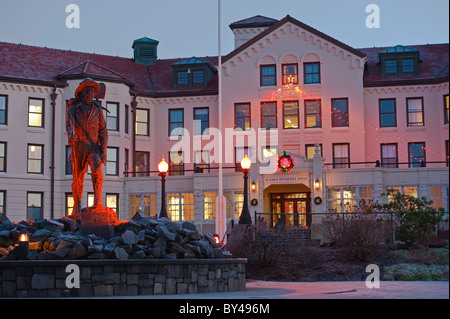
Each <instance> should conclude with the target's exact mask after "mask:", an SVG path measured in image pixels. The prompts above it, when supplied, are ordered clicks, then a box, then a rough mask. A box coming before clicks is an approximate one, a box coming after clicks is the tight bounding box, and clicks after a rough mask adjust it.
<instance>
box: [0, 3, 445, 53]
mask: <svg viewBox="0 0 450 319" xmlns="http://www.w3.org/2000/svg"><path fill="white" fill-rule="evenodd" d="M217 3H218V0H127V1H117V0H114V1H107V0H95V1H93V0H39V1H37V0H0V41H3V42H12V43H23V44H28V45H36V46H46V47H51V48H57V49H67V50H73V51H82V52H89V53H93V52H95V53H99V54H107V55H114V56H116V55H118V56H122V57H132V55H133V52H132V49H131V45H132V43H133V40H135V39H138V38H141V37H144V36H147V37H149V38H152V39H155V40H158V41H159V42H160V43H159V46H158V57H159V58H162V59H164V58H177V57H191V56H198V57H201V56H215V55H217V52H218V49H217V46H218V45H217V43H218V40H217V38H218V31H217V30H218V20H217V16H218V15H217ZM69 4H76V5H77V6H78V7H79V9H80V28H78V29H77V28H72V29H69V28H67V27H66V18H67V17H68V16H69V15H70V13H66V7H67V5H69ZM369 4H376V5H377V6H378V7H379V9H380V28H370V29H369V28H367V26H366V18H367V17H368V16H369V14H370V13H367V12H366V7H367V6H368V5H369ZM448 11H449V1H448V0H427V1H424V0H411V1H405V0H368V1H364V0H340V1H334V0H316V1H303V0H291V1H273V0H222V14H221V16H222V23H221V25H222V54H223V55H225V54H227V53H229V52H231V51H232V50H233V49H234V36H233V33H232V32H231V30H230V28H229V25H230V24H231V23H233V22H235V21H238V20H242V19H245V18H249V17H252V16H255V15H262V16H266V17H270V18H274V19H282V18H284V17H285V16H286V15H288V14H289V15H291V16H292V17H293V18H295V19H297V20H300V21H301V22H303V23H306V24H308V25H310V26H311V27H313V28H315V29H317V30H319V31H321V32H323V33H325V34H327V35H329V36H331V37H334V38H336V39H337V40H339V41H341V42H344V43H345V44H348V45H350V46H352V47H354V48H364V47H374V46H380V47H381V46H393V45H397V44H402V45H413V44H426V43H447V42H448V41H449V31H448V30H449V29H448V28H449V13H448Z"/></svg>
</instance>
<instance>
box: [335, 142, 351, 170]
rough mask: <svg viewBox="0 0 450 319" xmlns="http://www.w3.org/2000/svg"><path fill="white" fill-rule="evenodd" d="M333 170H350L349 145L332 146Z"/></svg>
mask: <svg viewBox="0 0 450 319" xmlns="http://www.w3.org/2000/svg"><path fill="white" fill-rule="evenodd" d="M333 168H350V144H348V143H343V144H333Z"/></svg>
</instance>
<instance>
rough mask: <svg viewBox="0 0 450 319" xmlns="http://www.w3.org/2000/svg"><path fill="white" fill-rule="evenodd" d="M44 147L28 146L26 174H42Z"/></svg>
mask: <svg viewBox="0 0 450 319" xmlns="http://www.w3.org/2000/svg"><path fill="white" fill-rule="evenodd" d="M43 158H44V145H36V144H28V169H27V172H28V173H33V174H43V173H44V165H43Z"/></svg>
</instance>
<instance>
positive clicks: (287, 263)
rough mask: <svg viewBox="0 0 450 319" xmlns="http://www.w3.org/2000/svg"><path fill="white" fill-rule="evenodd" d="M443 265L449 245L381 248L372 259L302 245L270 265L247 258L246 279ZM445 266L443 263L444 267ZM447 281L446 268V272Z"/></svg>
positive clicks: (308, 278)
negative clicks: (361, 259)
mask: <svg viewBox="0 0 450 319" xmlns="http://www.w3.org/2000/svg"><path fill="white" fill-rule="evenodd" d="M405 263H408V264H421V265H432V264H439V265H446V267H447V268H448V248H440V250H439V251H435V250H431V249H426V248H420V249H416V250H406V249H392V248H390V249H384V250H382V251H380V252H379V253H378V254H376V256H374V257H373V258H372V259H371V260H368V261H365V262H356V261H349V260H347V258H345V256H343V254H342V251H341V250H340V249H338V248H335V247H318V246H305V247H302V248H299V249H292V250H291V251H290V252H288V253H282V254H281V256H280V257H279V258H278V260H277V262H276V264H275V265H273V266H264V265H261V264H257V263H256V261H255V260H252V259H251V258H250V259H249V263H248V265H247V278H248V279H254V280H274V281H299V282H300V281H302V282H313V281H361V280H365V279H366V278H367V276H368V275H369V273H366V267H367V265H369V264H376V265H378V266H379V267H380V270H381V275H383V273H382V271H383V267H385V266H392V265H396V264H405ZM444 267H445V266H444ZM446 278H447V280H448V271H447V273H446Z"/></svg>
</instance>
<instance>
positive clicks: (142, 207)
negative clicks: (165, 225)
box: [128, 194, 156, 219]
mask: <svg viewBox="0 0 450 319" xmlns="http://www.w3.org/2000/svg"><path fill="white" fill-rule="evenodd" d="M128 207H129V212H130V219H132V218H133V216H134V215H135V214H136V213H137V212H138V211H141V212H143V213H144V215H145V216H156V195H155V194H138V195H129V197H128Z"/></svg>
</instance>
